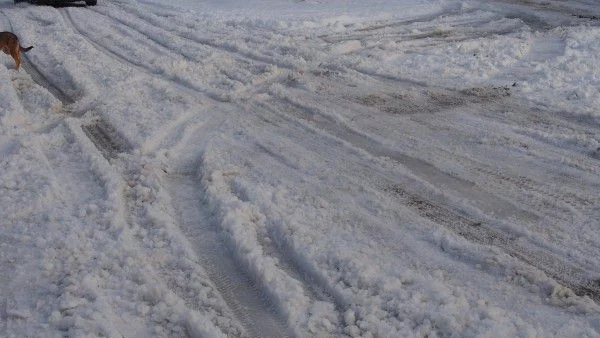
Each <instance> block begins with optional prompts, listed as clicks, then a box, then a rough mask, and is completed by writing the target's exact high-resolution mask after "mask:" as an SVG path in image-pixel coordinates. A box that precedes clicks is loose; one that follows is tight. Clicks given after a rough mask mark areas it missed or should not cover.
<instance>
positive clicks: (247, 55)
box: [115, 3, 292, 69]
mask: <svg viewBox="0 0 600 338" xmlns="http://www.w3.org/2000/svg"><path fill="white" fill-rule="evenodd" d="M115 7H117V8H119V10H121V11H123V12H127V13H129V14H132V15H134V16H136V17H137V18H139V19H140V20H142V21H145V22H146V23H148V24H149V25H151V26H157V27H160V28H162V29H164V31H166V32H169V33H170V34H172V35H174V36H177V37H179V38H181V39H184V40H186V41H189V42H191V43H195V44H200V45H203V46H207V47H210V48H212V49H215V50H218V51H220V52H222V53H226V54H229V55H233V56H234V58H237V59H240V58H241V59H245V60H247V61H250V62H251V63H252V62H260V63H267V64H271V65H276V66H277V67H280V68H285V69H291V68H292V66H291V65H289V64H287V63H282V62H279V61H278V60H277V59H276V58H272V57H268V56H264V55H256V54H254V53H251V52H245V51H241V50H238V49H236V47H235V46H228V45H227V44H222V43H218V42H215V41H213V40H210V39H208V38H199V37H197V36H186V35H184V33H182V32H181V31H178V30H175V29H173V28H172V27H165V26H164V25H162V23H160V22H158V20H153V19H152V18H149V17H147V16H143V13H140V12H138V11H135V10H132V9H130V8H128V7H127V6H125V3H119V6H115Z"/></svg>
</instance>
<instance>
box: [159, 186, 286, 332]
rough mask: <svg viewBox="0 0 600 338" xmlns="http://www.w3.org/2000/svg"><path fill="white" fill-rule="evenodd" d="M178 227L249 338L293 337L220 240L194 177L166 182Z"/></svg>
mask: <svg viewBox="0 0 600 338" xmlns="http://www.w3.org/2000/svg"><path fill="white" fill-rule="evenodd" d="M165 183H166V184H167V187H168V188H167V190H168V191H169V193H170V194H171V197H172V199H173V200H172V202H173V207H174V208H175V209H176V212H177V214H178V215H179V220H178V222H179V227H180V229H181V231H182V232H183V233H184V235H185V236H186V238H187V239H188V240H189V241H190V242H191V243H192V244H193V247H194V248H195V250H196V253H197V255H198V261H199V263H200V265H202V267H203V268H204V269H205V270H206V273H207V275H208V276H209V278H210V280H211V282H212V283H213V284H214V285H215V287H216V288H217V290H218V291H219V293H220V294H221V296H222V297H223V299H224V300H225V302H226V303H227V305H228V306H229V308H230V309H231V311H232V312H233V313H234V315H235V316H236V317H237V319H238V320H239V321H240V322H241V323H242V325H243V327H244V328H245V329H246V331H247V333H248V335H249V336H250V337H256V338H258V337H263V338H267V337H272V338H283V337H293V334H292V332H291V331H290V330H289V329H288V328H287V327H286V324H285V322H284V320H283V319H282V318H280V316H279V315H278V314H277V312H276V309H275V307H274V305H273V304H272V303H271V301H270V300H269V299H268V298H267V296H266V295H265V294H264V293H263V292H262V291H261V290H260V288H259V287H258V286H257V285H256V283H255V282H254V281H253V279H252V278H250V277H249V276H248V274H247V273H246V272H245V271H244V269H243V268H242V267H241V266H240V265H239V263H238V262H237V261H236V260H235V259H234V258H233V253H232V252H231V251H230V250H229V249H228V248H227V245H226V243H224V240H223V239H222V238H221V236H220V233H219V230H218V225H216V224H215V220H214V216H213V215H211V211H210V210H209V209H208V207H207V206H206V201H205V197H204V192H203V191H202V188H201V186H200V184H201V183H200V182H198V180H197V179H194V178H193V177H192V176H187V175H181V176H175V175H170V176H167V177H166V178H165Z"/></svg>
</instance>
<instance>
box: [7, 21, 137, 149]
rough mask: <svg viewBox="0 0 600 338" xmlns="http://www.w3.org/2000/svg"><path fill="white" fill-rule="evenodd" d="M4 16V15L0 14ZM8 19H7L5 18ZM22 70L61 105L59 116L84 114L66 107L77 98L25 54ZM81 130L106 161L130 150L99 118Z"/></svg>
mask: <svg viewBox="0 0 600 338" xmlns="http://www.w3.org/2000/svg"><path fill="white" fill-rule="evenodd" d="M2 14H3V15H4V16H6V14H5V13H4V12H2ZM7 19H8V18H7ZM8 23H9V25H10V27H11V30H12V29H13V28H12V23H11V22H10V19H8ZM22 65H23V69H24V70H25V71H26V72H27V73H28V74H29V75H30V76H31V78H32V80H33V81H34V82H35V83H37V84H38V85H40V86H42V87H44V88H46V90H48V91H49V92H50V93H51V94H52V95H53V96H54V97H55V98H56V99H58V100H59V101H60V102H61V103H62V104H63V107H62V110H61V112H60V113H61V114H63V115H64V116H74V117H81V116H83V114H84V113H85V112H84V111H81V112H73V111H71V110H70V109H69V108H67V107H66V106H68V105H70V104H73V103H75V101H77V98H73V97H71V96H70V95H68V94H66V93H65V91H64V90H62V89H61V88H60V87H58V86H56V85H55V84H54V83H53V82H52V81H50V80H49V79H48V78H47V77H46V76H44V75H43V74H42V73H41V72H40V71H39V69H38V68H37V67H36V66H35V65H34V64H33V63H32V62H31V61H30V60H29V59H28V58H27V55H26V54H23V64H22ZM57 123H61V120H59V121H58V122H56V123H52V124H51V125H50V128H53V127H55V126H57ZM44 129H46V128H44ZM82 129H83V130H84V131H85V133H86V134H87V136H88V137H89V138H90V140H91V141H92V142H93V143H94V145H95V146H96V147H97V148H98V150H100V152H101V153H102V155H103V156H104V157H105V158H106V159H110V158H116V157H117V156H118V154H119V153H123V152H128V151H130V150H131V146H130V145H129V143H128V142H127V141H126V140H125V139H124V138H122V137H120V136H119V135H118V133H117V132H116V130H115V128H114V127H113V126H111V125H110V124H109V123H108V122H106V121H105V120H104V119H103V118H101V117H96V119H95V120H94V121H93V122H92V123H88V124H85V125H82Z"/></svg>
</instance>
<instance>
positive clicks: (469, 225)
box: [263, 102, 600, 304]
mask: <svg viewBox="0 0 600 338" xmlns="http://www.w3.org/2000/svg"><path fill="white" fill-rule="evenodd" d="M263 105H264V104H263ZM279 105H280V106H278V107H279V108H278V109H275V108H270V106H269V104H266V106H264V107H265V110H268V111H271V112H272V113H275V114H278V115H280V116H282V117H284V118H285V119H287V120H290V121H292V122H293V121H296V123H299V124H300V125H301V126H302V127H304V128H307V129H313V128H315V129H319V130H322V131H325V132H326V133H327V134H329V135H331V136H332V137H335V138H338V139H341V140H344V141H346V142H348V143H349V144H350V145H351V146H353V147H356V148H359V149H363V150H365V151H366V152H368V153H370V154H371V155H373V156H387V157H390V158H392V159H394V160H395V161H397V162H399V163H401V164H402V165H405V166H406V167H407V168H408V169H410V170H411V171H412V172H414V173H415V174H416V175H417V176H420V177H421V178H422V179H424V180H426V181H429V182H430V183H432V184H434V185H437V184H438V183H442V182H448V180H449V184H446V188H449V189H450V190H451V191H455V190H457V189H458V190H463V191H464V192H465V193H469V194H472V193H473V192H475V193H476V195H480V197H481V198H483V199H487V201H488V202H489V203H492V208H491V210H495V209H497V207H498V206H499V207H501V208H502V210H504V212H505V213H509V214H513V215H520V218H522V221H525V222H529V221H536V220H537V216H536V215H534V214H530V213H529V212H526V211H523V210H520V209H518V208H516V207H515V206H513V205H512V204H510V203H508V202H505V201H504V200H501V199H500V198H498V197H495V196H494V195H491V194H490V193H487V192H486V191H484V190H483V189H481V188H478V187H477V186H476V185H474V184H472V183H470V182H468V181H463V180H462V179H460V178H458V177H455V176H452V175H450V174H447V173H444V172H441V171H439V169H437V168H435V167H434V166H433V165H431V164H428V163H426V162H423V161H422V160H419V159H416V158H412V157H410V156H408V155H405V154H402V153H400V152H398V151H394V150H390V149H387V148H385V147H384V146H381V145H378V144H375V143H374V141H372V140H370V139H368V138H367V137H366V136H363V135H361V134H358V133H356V132H355V131H353V130H350V129H348V128H346V127H344V126H342V125H340V124H337V123H335V122H334V121H333V120H331V119H329V118H328V117H327V116H323V115H319V113H318V112H315V111H314V109H311V108H306V107H304V106H302V105H299V104H297V103H294V102H280V103H279ZM281 105H283V106H281ZM282 107H283V108H282ZM286 113H287V114H286ZM301 121H307V122H308V121H310V125H307V124H306V123H305V122H301ZM431 179H433V180H431ZM380 180H381V182H384V183H383V184H382V185H381V186H380V187H379V188H380V189H382V190H383V191H385V192H387V193H388V194H390V195H391V196H393V197H394V198H396V199H398V201H399V202H400V203H401V204H402V205H404V206H407V207H409V208H410V209H412V210H413V211H415V212H416V213H417V214H418V215H420V216H421V217H424V218H427V219H429V220H431V221H433V222H435V223H437V224H440V225H442V226H444V227H446V228H448V229H450V230H452V231H453V232H455V233H457V234H458V235H460V236H462V237H464V238H466V239H468V240H470V241H472V242H474V243H477V244H481V245H491V246H496V247H499V248H501V249H502V250H503V251H504V252H506V253H507V254H509V255H510V256H513V257H515V258H517V259H519V260H521V261H523V262H525V263H527V264H528V265H531V266H533V267H535V268H537V269H539V270H541V271H543V272H545V273H546V274H547V275H548V276H549V277H551V278H553V279H554V280H556V281H557V282H558V283H560V284H562V285H564V286H567V287H569V288H570V289H571V290H573V291H574V292H575V294H576V295H578V296H588V297H590V298H591V299H593V300H594V301H595V302H597V303H598V304H600V285H599V283H598V281H597V280H596V279H594V277H592V275H591V274H590V272H589V271H587V270H586V269H584V268H582V267H579V266H577V265H574V264H572V263H569V262H566V261H564V260H563V259H561V258H560V257H558V256H556V255H555V254H553V253H551V252H550V251H548V250H546V249H544V248H541V247H539V246H537V245H535V244H533V243H531V242H529V241H522V238H519V237H517V236H516V235H511V234H509V233H506V232H504V231H502V230H501V229H499V228H497V226H496V225H495V224H493V223H495V222H493V223H490V221H493V218H492V217H491V216H486V217H490V219H477V218H473V217H471V216H468V215H467V214H465V212H463V211H460V210H456V209H455V207H452V206H451V205H449V204H446V203H443V202H434V201H431V200H429V199H426V198H423V197H421V196H420V195H419V194H418V193H415V192H412V191H410V190H409V189H408V188H407V187H404V186H402V185H400V184H398V183H396V182H394V181H392V180H390V179H389V178H387V177H384V176H381V177H380ZM452 181H454V183H452ZM507 203H508V204H507ZM494 204H495V206H494ZM484 211H485V210H484ZM492 214H493V212H492Z"/></svg>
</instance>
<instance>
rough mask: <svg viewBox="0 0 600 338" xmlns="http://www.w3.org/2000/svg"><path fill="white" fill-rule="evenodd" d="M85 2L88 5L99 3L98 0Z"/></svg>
mask: <svg viewBox="0 0 600 338" xmlns="http://www.w3.org/2000/svg"><path fill="white" fill-rule="evenodd" d="M85 4H86V5H88V6H96V5H97V4H98V0H86V1H85Z"/></svg>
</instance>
